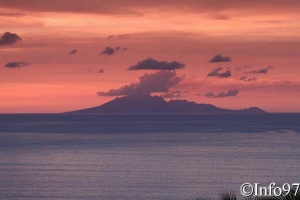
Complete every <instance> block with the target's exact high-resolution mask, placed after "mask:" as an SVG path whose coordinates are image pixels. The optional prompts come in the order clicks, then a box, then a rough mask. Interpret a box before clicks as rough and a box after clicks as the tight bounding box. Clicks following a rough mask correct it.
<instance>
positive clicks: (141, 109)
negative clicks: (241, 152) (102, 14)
mask: <svg viewBox="0 0 300 200" xmlns="http://www.w3.org/2000/svg"><path fill="white" fill-rule="evenodd" d="M69 113H86V114H89V113H90V114H97V113H99V114H100V113H199V114H223V113H224V114H226V113H228V114H262V113H266V112H265V111H264V110H262V109H260V108H258V107H251V108H246V109H241V110H230V109H223V108H218V107H216V106H214V105H211V104H197V103H195V102H189V101H187V100H170V101H165V100H164V99H163V98H162V97H158V96H150V95H141V96H136V95H134V96H133V95H132V96H130V95H128V96H125V97H117V98H115V99H114V100H112V101H109V102H107V103H105V104H103V105H101V106H97V107H92V108H86V109H82V110H76V111H72V112H69Z"/></svg>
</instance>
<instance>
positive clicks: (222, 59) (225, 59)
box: [209, 54, 231, 62]
mask: <svg viewBox="0 0 300 200" xmlns="http://www.w3.org/2000/svg"><path fill="white" fill-rule="evenodd" d="M209 62H231V58H230V57H228V56H222V55H221V54H218V55H215V56H214V57H213V58H212V59H211V60H210V61H209Z"/></svg>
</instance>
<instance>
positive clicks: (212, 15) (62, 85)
mask: <svg viewBox="0 0 300 200" xmlns="http://www.w3.org/2000/svg"><path fill="white" fill-rule="evenodd" d="M25 2H26V3H25ZM299 11H300V1H297V0H285V1H283V0H282V1H281V0H274V1H271V0H265V1H260V0H253V1H238V0H228V1H221V0H215V1H208V0H199V1H192V0H191V1H189V0H187V1H181V0H175V1H167V0H165V1H164V0H162V1H156V0H153V1H147V2H144V1H135V0H124V1H117V0H115V1H101V0H86V1H81V0H72V1H71V0H60V1H56V0H52V1H48V0H46V1H35V0H26V1H23V0H14V1H11V0H1V1H0V34H4V33H6V32H9V33H10V34H16V35H17V36H18V37H20V38H21V40H18V39H16V41H14V42H11V43H10V44H9V40H8V38H6V37H4V36H3V35H2V36H1V39H0V58H1V59H0V62H1V63H0V64H1V68H0V84H1V93H0V112H1V113H33V112H39V113H48V112H50V113H52V112H65V111H70V110H76V109H81V108H88V107H93V106H98V105H101V104H103V103H105V102H107V101H109V100H111V99H113V98H116V96H99V95H97V92H99V91H103V92H107V91H109V90H111V89H118V88H121V87H123V86H125V85H129V84H131V83H137V82H139V77H141V76H143V75H144V74H152V73H155V72H156V71H157V70H128V68H129V67H130V66H134V65H138V62H139V61H143V60H145V59H147V58H152V59H154V60H155V61H159V62H161V61H166V62H168V63H172V62H173V61H176V62H179V63H182V64H184V66H185V67H184V68H182V69H176V73H177V76H178V77H182V80H181V81H180V82H179V83H178V84H174V85H172V87H170V88H168V89H169V91H168V92H174V91H180V96H178V97H179V98H181V99H187V100H189V101H195V102H197V103H209V104H214V105H216V106H218V107H224V108H230V109H241V108H247V107H251V106H257V107H260V108H262V109H264V110H266V111H269V112H300V103H299V99H300V79H299V76H300V67H299V66H300V53H299V52H300V12H299ZM10 37H13V36H10ZM106 47H111V48H112V50H111V51H112V53H111V54H110V55H109V53H105V51H104V50H105V48H106ZM73 49H75V50H76V51H73V52H72V53H70V52H71V51H72V50H73ZM103 52H104V53H103ZM216 55H221V56H223V57H230V59H231V60H230V61H224V60H223V61H218V62H209V61H210V60H211V59H213V58H214V56H216ZM218 67H222V70H223V71H222V70H219V72H218V73H219V74H220V73H225V72H226V70H229V71H230V76H226V77H222V75H220V76H219V75H218V74H217V75H216V76H214V75H213V76H208V74H209V73H211V72H212V71H213V70H215V69H217V68H218ZM100 69H102V72H101V73H98V72H99V70H100ZM224 76H225V75H224ZM229 90H238V93H237V94H234V95H231V96H226V97H224V98H209V95H206V94H208V93H209V92H212V93H214V94H218V93H221V92H226V91H229ZM166 93H167V92H166ZM151 94H152V95H162V94H164V92H163V93H155V92H154V93H151ZM174 98H177V97H174Z"/></svg>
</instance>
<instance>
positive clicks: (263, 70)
mask: <svg viewBox="0 0 300 200" xmlns="http://www.w3.org/2000/svg"><path fill="white" fill-rule="evenodd" d="M273 68H274V67H273V66H268V67H267V68H264V69H259V70H252V71H249V72H248V73H250V74H266V73H268V71H269V70H270V69H273Z"/></svg>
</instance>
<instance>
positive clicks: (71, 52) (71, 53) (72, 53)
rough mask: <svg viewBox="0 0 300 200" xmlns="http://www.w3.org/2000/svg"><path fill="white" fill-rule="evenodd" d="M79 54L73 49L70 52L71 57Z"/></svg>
mask: <svg viewBox="0 0 300 200" xmlns="http://www.w3.org/2000/svg"><path fill="white" fill-rule="evenodd" d="M77 52H78V50H77V49H72V50H71V51H70V52H69V55H74V54H76V53H77Z"/></svg>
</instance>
